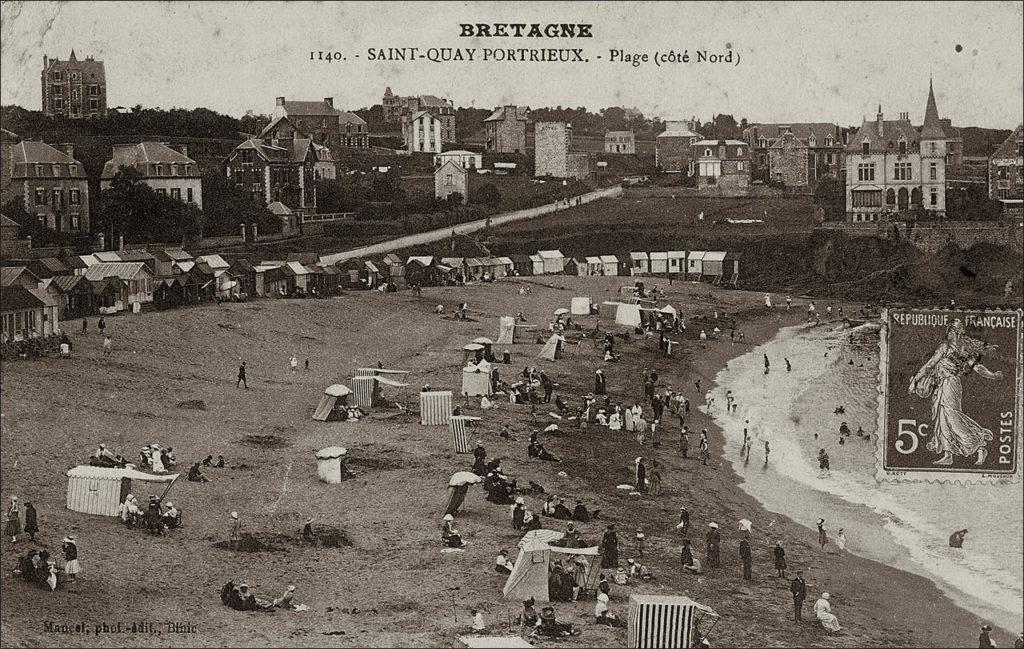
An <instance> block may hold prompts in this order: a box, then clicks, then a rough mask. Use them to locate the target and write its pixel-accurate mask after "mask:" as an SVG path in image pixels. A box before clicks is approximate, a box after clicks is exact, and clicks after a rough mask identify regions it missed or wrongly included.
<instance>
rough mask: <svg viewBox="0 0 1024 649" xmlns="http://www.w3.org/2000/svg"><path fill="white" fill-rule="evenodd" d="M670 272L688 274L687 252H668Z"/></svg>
mask: <svg viewBox="0 0 1024 649" xmlns="http://www.w3.org/2000/svg"><path fill="white" fill-rule="evenodd" d="M668 272H670V273H682V274H686V251H685V250H669V251H668Z"/></svg>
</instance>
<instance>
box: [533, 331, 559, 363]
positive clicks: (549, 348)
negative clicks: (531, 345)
mask: <svg viewBox="0 0 1024 649" xmlns="http://www.w3.org/2000/svg"><path fill="white" fill-rule="evenodd" d="M564 344H565V338H563V337H562V336H560V335H558V334H551V337H550V338H548V341H547V342H546V343H544V347H543V348H542V349H541V350H540V353H539V354H537V358H543V359H545V360H549V361H554V360H555V359H557V358H558V356H559V354H560V352H561V348H562V345H564Z"/></svg>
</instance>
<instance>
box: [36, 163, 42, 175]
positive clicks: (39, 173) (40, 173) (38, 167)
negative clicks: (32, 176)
mask: <svg viewBox="0 0 1024 649" xmlns="http://www.w3.org/2000/svg"><path fill="white" fill-rule="evenodd" d="M42 175H43V165H40V164H37V165H36V177H37V178H39V177H41V176H42Z"/></svg>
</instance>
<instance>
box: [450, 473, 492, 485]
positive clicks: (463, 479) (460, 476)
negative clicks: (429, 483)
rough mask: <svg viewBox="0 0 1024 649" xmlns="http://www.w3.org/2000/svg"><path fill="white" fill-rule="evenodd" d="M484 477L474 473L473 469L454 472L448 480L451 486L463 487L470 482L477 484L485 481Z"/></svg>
mask: <svg viewBox="0 0 1024 649" xmlns="http://www.w3.org/2000/svg"><path fill="white" fill-rule="evenodd" d="M483 481H484V479H483V478H481V477H480V476H478V475H477V474H475V473H473V472H472V471H459V472H458V473H456V474H454V475H453V476H452V477H451V479H450V480H449V481H448V486H449V487H462V486H464V485H468V484H477V483H480V482H483Z"/></svg>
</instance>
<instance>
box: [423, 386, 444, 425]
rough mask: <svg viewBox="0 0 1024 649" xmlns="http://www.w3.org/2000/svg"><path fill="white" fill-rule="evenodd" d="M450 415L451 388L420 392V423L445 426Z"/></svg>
mask: <svg viewBox="0 0 1024 649" xmlns="http://www.w3.org/2000/svg"><path fill="white" fill-rule="evenodd" d="M451 415H452V392H451V390H443V391H442V390H437V391H434V390H431V391H427V392H420V424H421V425H423V426H447V425H448V418H449V417H451Z"/></svg>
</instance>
